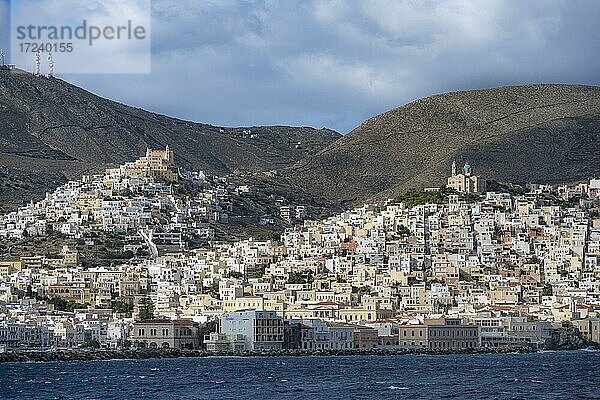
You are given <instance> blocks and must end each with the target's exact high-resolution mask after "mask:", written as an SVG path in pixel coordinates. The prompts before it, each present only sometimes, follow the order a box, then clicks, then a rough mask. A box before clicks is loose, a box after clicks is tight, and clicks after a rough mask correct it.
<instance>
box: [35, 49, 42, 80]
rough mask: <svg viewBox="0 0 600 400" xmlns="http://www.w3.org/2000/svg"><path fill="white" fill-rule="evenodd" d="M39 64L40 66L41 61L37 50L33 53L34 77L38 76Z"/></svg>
mask: <svg viewBox="0 0 600 400" xmlns="http://www.w3.org/2000/svg"><path fill="white" fill-rule="evenodd" d="M41 64H42V61H41V56H40V51H39V50H38V51H36V52H35V72H34V73H33V74H34V75H35V76H40V67H41Z"/></svg>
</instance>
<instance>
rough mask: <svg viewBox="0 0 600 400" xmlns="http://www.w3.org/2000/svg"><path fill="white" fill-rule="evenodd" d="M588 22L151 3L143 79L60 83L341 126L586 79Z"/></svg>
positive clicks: (592, 29)
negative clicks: (492, 90)
mask: <svg viewBox="0 0 600 400" xmlns="http://www.w3.org/2000/svg"><path fill="white" fill-rule="evenodd" d="M599 19H600V2H594V1H589V2H585V1H527V2H524V1H444V2H434V1H425V2H413V1H409V2H408V1H407V2H403V1H383V0H382V1H371V2H369V1H331V2H324V1H314V2H311V1H298V2H290V1H285V2H284V1H273V2H271V1H256V2H227V1H160V0H155V1H154V2H153V21H152V41H153V63H152V74H151V75H147V76H145V75H140V76H135V75H128V76H94V75H88V76H85V75H81V76H70V77H66V78H67V79H69V80H71V81H75V82H77V83H79V84H81V85H82V86H84V87H85V88H88V89H91V90H92V91H94V92H97V93H98V94H101V95H103V96H106V97H109V98H112V99H116V100H119V101H122V102H125V103H128V104H132V105H136V106H140V107H144V108H149V109H151V110H153V111H158V112H161V113H165V114H169V115H173V116H178V117H182V118H186V119H191V120H195V121H200V122H209V123H214V124H221V125H254V124H291V125H312V126H316V127H321V126H327V127H331V128H334V129H337V130H339V131H341V132H343V133H345V132H347V131H349V130H350V129H351V128H353V127H354V126H356V125H357V124H359V123H360V122H361V121H362V120H364V119H365V118H368V117H371V116H373V115H375V114H377V113H380V112H383V111H386V110H387V109H390V108H393V107H396V106H398V105H401V104H404V103H406V102H409V101H411V100H414V99H416V98H419V97H422V96H427V95H430V94H434V93H439V92H446V91H453V90H462V89H476V88H482V87H490V86H498V85H510V84H523V83H534V82H564V83H584V84H594V85H596V84H599V83H600V74H599V72H598V71H600V57H599V56H598V53H599V47H600V46H599V44H600V37H599V33H598V31H599V30H598V29H597V28H596V25H597V21H598V20H599ZM59 72H60V71H59Z"/></svg>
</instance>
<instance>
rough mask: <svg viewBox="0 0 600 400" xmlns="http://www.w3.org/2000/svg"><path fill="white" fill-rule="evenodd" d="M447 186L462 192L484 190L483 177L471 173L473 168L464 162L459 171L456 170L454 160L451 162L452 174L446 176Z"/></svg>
mask: <svg viewBox="0 0 600 400" xmlns="http://www.w3.org/2000/svg"><path fill="white" fill-rule="evenodd" d="M448 187H449V188H452V189H454V190H457V191H459V192H464V193H482V192H485V179H482V178H481V176H479V175H475V174H474V173H473V168H472V167H471V166H470V165H469V164H465V166H464V167H463V170H462V172H461V173H457V172H456V161H453V162H452V176H450V177H449V178H448Z"/></svg>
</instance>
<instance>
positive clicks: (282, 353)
mask: <svg viewBox="0 0 600 400" xmlns="http://www.w3.org/2000/svg"><path fill="white" fill-rule="evenodd" d="M535 351H537V350H536V349H534V348H531V347H509V348H478V349H464V350H404V349H352V350H332V349H329V350H295V349H292V350H261V351H243V352H234V351H206V350H179V349H140V350H133V349H112V350H80V349H77V350H52V351H19V352H6V353H0V363H2V362H40V361H42V362H43V361H93V360H123V359H134V360H135V359H139V360H143V359H150V358H181V357H294V356H352V355H362V356H365V355H369V356H377V355H378V356H391V355H410V354H429V355H452V354H502V353H515V352H517V353H532V352H535Z"/></svg>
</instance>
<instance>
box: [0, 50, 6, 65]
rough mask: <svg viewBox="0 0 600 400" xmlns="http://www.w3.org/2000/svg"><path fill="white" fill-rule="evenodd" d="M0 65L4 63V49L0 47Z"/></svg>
mask: <svg viewBox="0 0 600 400" xmlns="http://www.w3.org/2000/svg"><path fill="white" fill-rule="evenodd" d="M0 65H5V62H4V49H0Z"/></svg>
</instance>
